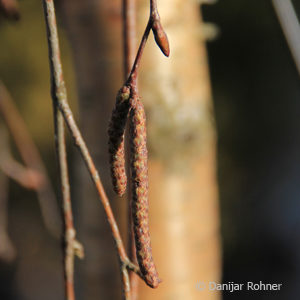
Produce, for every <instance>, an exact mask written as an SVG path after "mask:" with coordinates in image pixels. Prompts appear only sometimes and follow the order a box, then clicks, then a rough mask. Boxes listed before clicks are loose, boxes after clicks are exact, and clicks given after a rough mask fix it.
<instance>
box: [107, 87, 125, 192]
mask: <svg viewBox="0 0 300 300" xmlns="http://www.w3.org/2000/svg"><path fill="white" fill-rule="evenodd" d="M129 98H130V89H129V87H127V86H124V87H122V88H121V89H120V91H119V92H118V95H117V98H116V104H115V107H114V110H113V111H112V115H111V120H110V123H109V127H108V136H109V141H108V148H109V162H110V171H111V178H112V184H113V189H114V191H115V192H116V193H117V194H118V195H119V196H122V195H123V194H124V193H125V191H126V185H127V176H126V172H125V152H124V132H125V126H126V120H127V117H128V112H129V108H130V104H129Z"/></svg>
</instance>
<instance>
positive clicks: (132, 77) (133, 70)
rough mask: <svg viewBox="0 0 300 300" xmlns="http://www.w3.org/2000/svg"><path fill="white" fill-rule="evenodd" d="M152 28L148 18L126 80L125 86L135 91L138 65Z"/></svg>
mask: <svg viewBox="0 0 300 300" xmlns="http://www.w3.org/2000/svg"><path fill="white" fill-rule="evenodd" d="M151 28H152V20H151V18H149V20H148V23H147V26H146V29H145V31H144V34H143V37H142V40H141V43H140V46H139V49H138V52H137V55H136V57H135V60H134V63H133V66H132V68H131V71H130V74H129V77H128V80H127V84H128V85H130V86H132V87H133V88H134V89H135V90H137V82H136V80H137V75H138V69H139V65H140V61H141V59H142V56H143V52H144V49H145V46H146V43H147V39H148V36H149V33H150V30H151Z"/></svg>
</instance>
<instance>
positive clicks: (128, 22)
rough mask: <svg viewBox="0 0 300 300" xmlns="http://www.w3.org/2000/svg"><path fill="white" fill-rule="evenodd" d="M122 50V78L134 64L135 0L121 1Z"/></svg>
mask: <svg viewBox="0 0 300 300" xmlns="http://www.w3.org/2000/svg"><path fill="white" fill-rule="evenodd" d="M122 3H123V49H124V59H123V60H124V77H125V79H126V78H127V76H128V75H129V72H130V70H131V67H132V64H133V62H134V54H135V44H136V42H135V41H136V15H135V11H136V3H135V0H123V2H122Z"/></svg>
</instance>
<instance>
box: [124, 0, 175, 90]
mask: <svg viewBox="0 0 300 300" xmlns="http://www.w3.org/2000/svg"><path fill="white" fill-rule="evenodd" d="M151 30H152V31H153V34H154V37H155V42H156V44H157V45H158V47H159V48H160V49H161V51H162V52H163V53H164V55H166V56H169V54H170V49H169V42H168V37H167V35H166V33H165V32H164V30H163V27H162V25H161V22H160V16H159V13H158V9H157V1H156V0H150V15H149V20H148V23H147V26H146V28H145V31H144V34H143V37H142V40H141V42H140V46H139V49H138V51H137V54H136V57H135V60H134V63H133V66H132V69H131V71H130V74H129V77H128V79H127V82H126V85H128V86H130V87H131V89H132V91H133V93H137V76H138V69H139V66H140V61H141V59H142V55H143V52H144V49H145V46H146V43H147V40H148V37H149V34H150V31H151Z"/></svg>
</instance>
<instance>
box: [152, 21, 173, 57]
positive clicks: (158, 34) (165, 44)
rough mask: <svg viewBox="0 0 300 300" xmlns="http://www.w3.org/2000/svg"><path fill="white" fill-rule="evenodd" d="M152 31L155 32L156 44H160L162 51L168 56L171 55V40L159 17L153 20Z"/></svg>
mask: <svg viewBox="0 0 300 300" xmlns="http://www.w3.org/2000/svg"><path fill="white" fill-rule="evenodd" d="M152 31H153V34H154V38H155V42H156V44H157V45H158V47H159V48H160V50H161V51H162V53H163V54H164V55H165V56H167V57H168V56H169V55H170V46H169V40H168V37H167V34H166V33H165V31H164V29H163V27H162V25H161V23H160V20H159V19H155V20H154V21H153V24H152Z"/></svg>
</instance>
